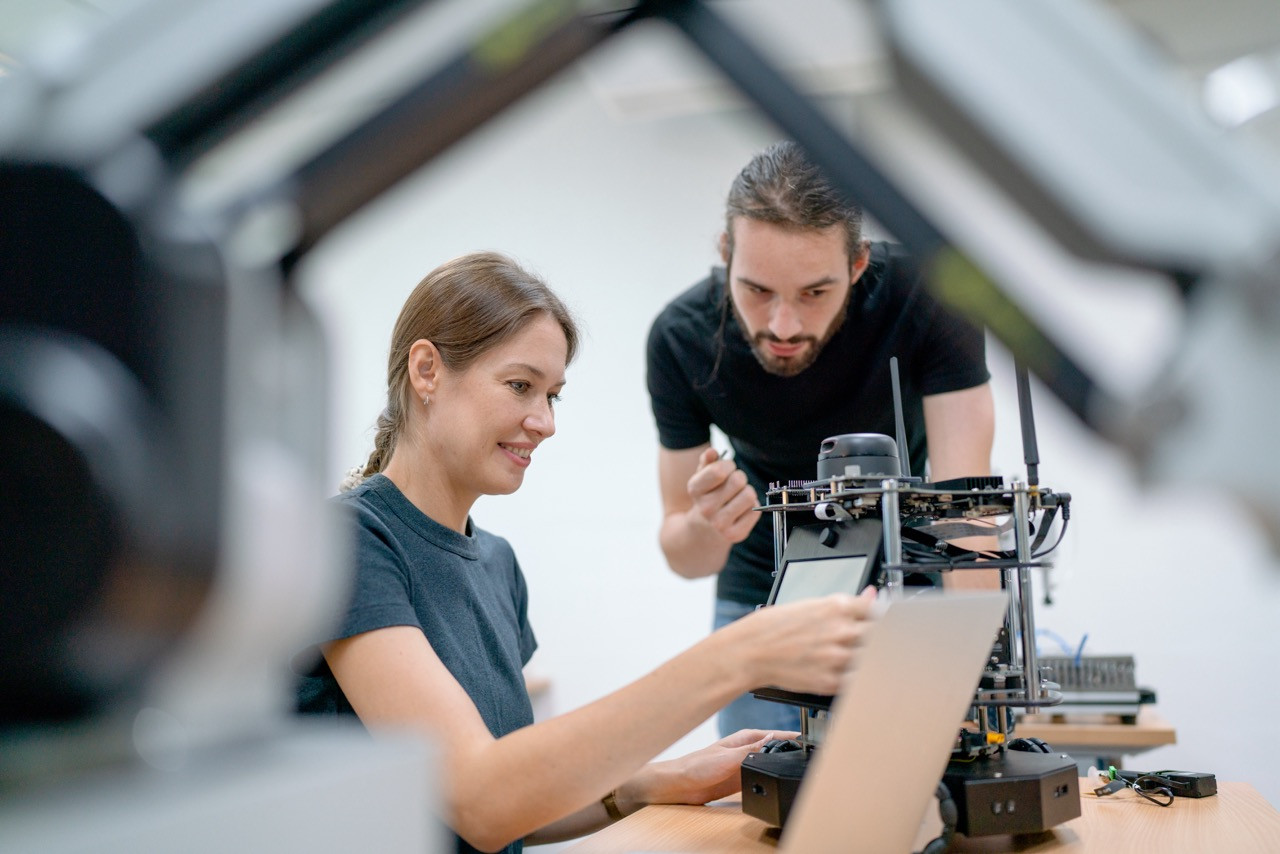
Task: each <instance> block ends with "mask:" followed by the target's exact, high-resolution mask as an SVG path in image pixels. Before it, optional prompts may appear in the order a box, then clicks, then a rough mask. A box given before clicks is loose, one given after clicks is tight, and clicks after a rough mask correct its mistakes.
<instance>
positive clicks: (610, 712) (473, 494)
mask: <svg viewBox="0 0 1280 854" xmlns="http://www.w3.org/2000/svg"><path fill="white" fill-rule="evenodd" d="M577 344H578V333H577V329H576V327H575V326H574V322H573V320H572V318H571V317H570V315H569V313H568V311H567V310H566V309H565V307H564V305H563V304H562V303H561V302H560V300H559V299H558V298H557V297H556V296H555V295H554V294H553V293H551V291H550V290H549V289H548V288H547V287H546V285H545V284H544V283H542V282H541V281H540V280H538V279H537V278H536V277H534V276H532V275H530V274H529V273H527V272H525V271H524V270H522V269H520V268H519V267H518V266H517V265H515V264H514V263H513V262H512V261H510V260H509V259H507V258H505V257H503V256H501V255H496V254H492V253H479V254H474V255H468V256H464V257H461V258H457V259H455V260H453V261H450V262H448V263H446V264H444V265H442V266H441V267H439V268H437V269H436V270H435V271H433V272H432V273H430V274H429V275H428V276H427V277H426V278H425V279H424V280H423V281H422V282H421V283H420V284H419V285H418V286H417V288H416V289H415V290H414V291H413V293H412V294H411V295H410V296H409V299H408V301H407V302H406V303H405V306H404V308H403V309H402V311H401V313H400V317H399V319H398V320H397V322H396V327H395V331H394V334H393V339H392V344H391V354H390V358H389V360H388V370H387V410H386V412H384V413H383V415H382V417H381V418H380V419H379V427H378V435H377V439H376V440H375V449H374V452H373V454H372V456H371V457H370V459H369V462H368V464H367V465H366V466H365V468H364V471H363V475H364V478H365V479H364V480H363V482H361V483H360V484H359V485H358V486H355V487H354V488H353V489H351V490H350V491H348V492H346V493H344V495H343V496H341V497H340V498H339V499H338V500H339V501H341V502H342V503H343V504H345V505H346V506H347V507H348V508H350V510H351V512H352V513H353V515H354V517H355V520H356V540H357V543H356V565H357V571H356V575H357V581H356V592H355V595H354V598H353V600H352V602H351V604H350V607H349V609H348V613H347V616H346V619H345V621H344V623H343V625H342V627H341V628H340V630H339V631H337V632H336V633H335V634H334V635H333V639H332V640H330V641H329V642H328V643H326V644H324V645H323V647H322V649H323V652H324V660H323V662H321V664H320V666H319V667H318V668H317V670H316V671H315V672H314V673H313V675H312V676H311V677H310V678H308V679H306V680H304V684H303V686H302V689H301V693H300V706H301V707H302V709H303V710H304V711H310V712H328V713H352V712H354V713H355V714H357V715H358V716H359V717H360V719H361V721H363V722H364V723H365V725H366V726H371V727H372V726H378V725H383V724H397V725H409V726H412V727H416V728H418V729H420V730H422V731H424V732H426V733H427V734H428V735H429V736H430V737H431V738H432V739H433V740H434V741H435V743H436V744H438V745H439V746H440V748H441V750H442V757H441V759H442V762H443V770H442V772H441V777H442V779H443V781H444V795H445V816H446V819H447V821H448V823H449V824H450V826H451V827H452V828H453V830H454V831H455V832H456V833H457V834H458V836H459V837H460V838H459V840H458V846H459V850H463V851H471V850H475V849H480V850H487V851H492V850H500V849H503V846H506V849H505V850H510V851H519V850H520V848H521V846H522V841H525V840H527V841H530V842H549V841H553V840H558V839H564V838H569V837H572V836H576V835H580V834H582V833H586V832H589V831H591V830H594V829H596V828H597V827H599V826H601V825H603V824H605V823H607V822H608V821H609V819H610V818H611V817H613V818H616V817H617V816H618V815H619V814H626V813H629V812H631V811H634V810H636V809H639V808H640V807H641V806H643V805H645V804H647V803H695V804H696V803H705V802H707V801H709V800H714V799H716V798H720V797H724V796H725V795H727V794H731V793H732V792H734V791H736V790H737V788H738V780H739V765H740V764H741V762H742V759H743V758H744V757H745V755H746V754H747V753H748V752H749V751H751V750H754V749H759V747H760V746H761V743H762V742H763V741H764V739H765V738H767V737H768V736H769V734H768V733H763V732H758V731H744V732H741V733H737V734H735V735H732V736H729V737H728V738H725V739H723V740H721V741H720V742H717V743H716V744H714V745H712V746H710V747H708V748H705V749H704V750H701V751H697V752H695V753H692V754H689V755H688V756H685V757H683V758H681V759H677V760H672V761H669V762H661V763H650V764H647V765H646V764H645V763H646V762H648V760H650V759H651V758H652V757H653V756H655V755H656V754H657V753H659V752H660V751H661V750H663V749H664V748H666V747H667V746H669V745H670V744H672V743H673V742H675V741H676V740H677V739H678V738H680V737H681V736H682V735H684V734H685V733H687V732H688V731H689V730H691V729H692V728H693V727H695V726H696V725H698V724H699V723H700V722H702V721H704V720H706V719H707V718H708V717H709V716H710V715H712V714H713V713H714V712H715V711H716V710H717V709H719V708H720V707H721V706H723V705H724V704H725V703H727V702H729V701H730V700H731V699H733V697H735V696H737V695H738V694H740V693H742V692H743V691H744V690H747V689H750V688H753V687H756V686H759V685H765V684H771V685H779V686H782V687H785V688H789V689H791V690H795V691H809V692H815V693H832V692H834V691H835V690H836V687H837V685H838V683H839V679H840V677H841V675H842V673H843V672H844V671H845V670H846V669H847V667H848V665H849V662H850V659H851V655H852V650H853V647H854V645H855V644H856V642H857V640H858V637H859V633H860V631H861V627H860V625H859V621H860V620H861V619H863V618H865V616H866V614H867V612H868V610H869V607H870V600H869V599H867V598H863V597H860V598H857V599H855V598H854V597H851V596H833V597H828V598H826V599H821V600H812V601H810V602H804V603H798V604H796V605H789V606H782V607H776V608H769V609H764V610H762V611H760V612H758V613H757V614H753V615H751V616H749V617H748V618H746V619H743V620H740V621H738V622H736V623H734V624H733V625H731V626H728V627H726V628H725V629H723V630H721V631H720V632H716V633H715V634H713V635H711V636H710V637H708V638H706V639H705V640H703V641H702V642H701V643H699V644H697V645H696V646H694V647H692V648H691V649H689V650H688V651H686V652H684V653H682V654H681V655H679V656H677V657H676V658H674V659H672V660H671V661H669V662H667V663H666V664H663V665H662V666H661V667H659V668H658V669H657V670H655V671H653V672H652V673H650V674H649V675H647V676H645V677H643V678H641V679H639V680H638V681H636V682H634V683H632V684H630V685H628V686H626V687H624V688H622V689H620V690H618V691H616V692H614V693H613V694H610V695H609V696H607V697H604V698H603V699H601V700H599V701H597V702H595V703H592V704H590V705H588V706H586V707H584V708H581V709H578V710H576V711H573V712H570V713H568V714H565V715H561V716H559V717H556V718H554V719H552V720H548V721H545V722H542V723H539V724H536V725H534V724H533V714H532V710H531V708H530V704H529V698H528V695H527V693H526V692H525V688H524V681H523V676H522V671H521V668H522V667H523V665H524V664H525V663H526V662H527V661H528V660H529V657H530V656H531V655H532V654H533V651H534V648H535V641H534V637H533V631H532V629H531V628H530V626H529V624H528V620H527V618H526V593H525V585H524V578H523V576H522V575H521V573H520V568H519V565H518V564H517V562H516V559H515V556H514V554H513V553H512V551H511V547H510V546H509V545H508V544H507V542H506V541H505V540H502V539H501V538H499V537H496V536H494V535H492V534H489V533H487V532H485V531H483V530H480V529H477V528H475V527H474V526H473V525H471V523H470V520H469V518H468V513H469V512H470V510H471V507H472V505H473V504H474V503H475V501H476V499H477V498H479V497H480V496H481V495H495V494H507V493H511V492H514V491H515V490H516V489H518V488H519V487H520V484H521V481H522V480H523V478H524V472H525V470H526V469H527V468H528V467H529V466H530V465H531V464H532V459H533V454H534V451H535V450H536V449H537V447H538V445H539V444H540V443H541V442H543V441H544V440H546V439H549V438H550V437H551V436H552V435H553V434H554V433H555V415H554V403H555V401H556V399H557V395H558V394H559V392H560V390H561V388H562V387H563V386H564V383H565V368H566V367H567V366H568V364H569V362H570V361H571V360H572V359H573V357H574V354H575V351H576V349H577ZM605 793H608V794H605ZM602 795H603V796H604V797H603V798H602Z"/></svg>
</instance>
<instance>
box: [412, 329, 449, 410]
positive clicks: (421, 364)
mask: <svg viewBox="0 0 1280 854" xmlns="http://www.w3.org/2000/svg"><path fill="white" fill-rule="evenodd" d="M440 370H441V364H440V351H439V350H437V349H436V345H434V344H432V343H431V342H430V341H428V340H427V339H425V338H419V339H418V340H417V341H414V342H413V344H412V345H410V347H409V384H410V385H411V386H413V392H414V395H415V396H416V397H417V398H418V399H419V400H422V401H424V402H425V401H427V400H430V399H431V395H432V393H433V392H435V390H436V386H437V385H438V384H439V382H440Z"/></svg>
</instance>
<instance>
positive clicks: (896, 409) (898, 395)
mask: <svg viewBox="0 0 1280 854" xmlns="http://www.w3.org/2000/svg"><path fill="white" fill-rule="evenodd" d="M889 376H890V377H891V378H892V379H893V426H894V429H895V430H896V431H897V439H898V464H899V465H900V466H901V468H902V476H903V477H911V449H910V448H908V447H907V428H906V425H905V424H903V422H902V385H901V384H900V383H899V382H898V357H897V356H890V357H889ZM1018 400H1019V401H1021V400H1022V387H1021V386H1019V387H1018ZM1029 406H1030V404H1029V403H1028V407H1029ZM1022 432H1023V436H1024V437H1025V436H1026V428H1025V426H1024V427H1023V431H1022ZM1031 441H1032V442H1034V441H1035V438H1034V437H1032V439H1031Z"/></svg>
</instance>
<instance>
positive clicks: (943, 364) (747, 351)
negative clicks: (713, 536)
mask: <svg viewBox="0 0 1280 854" xmlns="http://www.w3.org/2000/svg"><path fill="white" fill-rule="evenodd" d="M891 356H897V357H898V371H899V375H900V379H901V383H902V397H903V419H904V422H905V427H906V433H907V444H908V446H909V447H910V452H911V471H912V474H915V475H922V474H923V473H924V463H925V459H926V456H927V448H926V446H925V429H924V410H923V404H922V398H923V397H925V396H927V395H932V394H940V393H943V392H948V391H959V390H961V389H966V388H972V387H973V386H977V385H981V384H982V383H984V382H986V381H987V380H988V379H989V378H990V374H988V372H987V367H986V353H985V345H984V341H983V335H982V332H981V330H979V329H976V328H974V327H973V326H971V325H969V324H968V323H966V322H964V321H962V320H959V319H957V318H956V317H954V316H953V315H952V314H950V313H949V312H947V311H945V310H944V309H943V308H942V307H941V306H939V305H938V303H936V302H935V301H934V300H933V299H932V298H931V297H930V296H929V295H928V294H927V293H926V291H925V287H924V283H923V282H922V281H921V279H920V276H919V273H918V271H917V270H916V269H915V267H914V266H913V265H912V264H911V263H910V261H909V259H908V258H907V256H906V255H905V253H904V252H903V251H902V249H901V247H898V246H896V245H892V244H888V243H873V244H872V245H871V260H870V263H869V264H868V266H867V269H866V271H865V272H864V273H863V275H862V277H861V278H860V279H859V280H858V282H857V283H856V284H855V285H854V287H853V292H852V294H851V295H850V298H849V309H848V315H847V316H846V318H845V321H844V323H843V324H842V325H841V326H840V328H839V329H838V330H837V331H836V333H835V335H833V336H832V338H831V340H830V341H829V342H827V345H826V347H825V348H824V349H823V351H822V353H821V354H820V355H819V356H818V359H817V361H815V362H814V364H812V365H810V366H809V367H808V368H807V369H806V370H804V371H803V372H801V373H800V374H798V375H796V376H794V377H780V376H776V375H774V374H771V373H769V372H767V371H765V369H764V368H763V367H761V365H760V363H759V362H758V361H757V360H756V357H755V355H754V354H753V353H752V350H751V345H750V343H749V342H748V341H747V339H746V336H745V335H744V334H743V332H742V329H741V327H740V326H739V325H738V323H737V320H736V318H735V317H734V314H733V311H732V310H731V309H730V307H729V305H728V301H727V295H726V291H725V271H724V270H723V268H716V269H715V270H713V271H712V274H711V275H710V276H709V277H708V278H706V279H703V280H702V281H701V282H699V283H698V284H696V285H694V286H693V287H692V288H690V289H689V290H687V291H685V292H684V293H683V294H681V295H680V296H679V297H677V298H676V299H675V300H673V301H672V302H671V303H670V304H668V305H667V307H666V308H665V309H663V311H662V313H661V314H659V315H658V317H657V319H656V320H655V321H654V323H653V326H652V328H651V329H650V331H649V343H648V385H649V396H650V400H651V403H652V406H653V414H654V418H655V419H656V420H657V425H658V439H659V441H660V442H661V443H662V446H663V447H664V448H669V449H671V450H683V449H686V448H694V447H697V446H698V445H702V444H705V443H706V442H708V441H709V440H710V438H711V433H710V427H711V425H712V424H714V425H716V426H717V427H718V428H719V429H720V430H721V431H723V432H724V434H725V435H726V436H728V438H729V441H730V443H731V444H732V445H733V450H734V457H735V460H736V463H737V465H738V468H740V469H742V471H743V472H744V473H746V475H747V478H748V480H749V481H750V483H751V486H752V487H753V488H754V489H755V490H756V494H757V496H758V497H759V498H760V501H761V502H763V501H764V500H765V493H766V492H767V491H768V487H769V484H770V483H771V482H778V481H787V480H813V479H814V478H815V477H816V476H817V459H818V448H819V445H820V444H821V443H822V440H823V439H825V438H827V437H828V436H835V435H838V434H841V433H883V434H885V435H888V436H893V435H894V434H895V432H896V431H895V428H894V416H893V391H892V380H891V379H890V373H889V358H890V357H891ZM760 516H761V518H760V519H759V520H758V522H757V524H756V526H755V528H754V529H753V530H752V532H751V534H750V536H749V537H748V538H747V539H746V540H744V541H743V542H741V543H738V544H737V545H735V546H734V547H733V549H732V550H731V551H730V553H729V559H728V561H727V562H726V564H725V567H724V569H723V571H722V572H721V573H720V576H719V579H718V581H717V584H716V592H717V595H718V596H719V597H720V598H722V599H729V600H732V601H736V602H745V603H748V604H753V605H754V604H759V603H761V602H764V601H765V599H766V598H767V597H768V594H769V588H770V586H771V583H772V578H771V573H772V571H773V526H772V519H771V518H769V517H770V514H767V513H761V514H760Z"/></svg>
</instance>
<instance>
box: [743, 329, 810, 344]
mask: <svg viewBox="0 0 1280 854" xmlns="http://www.w3.org/2000/svg"><path fill="white" fill-rule="evenodd" d="M756 341H757V342H760V343H763V342H765V341H772V342H773V343H774V344H787V345H790V344H803V343H804V342H806V341H807V342H809V343H811V344H817V343H818V337H817V336H816V335H797V336H795V337H794V338H787V339H785V340H784V339H782V338H779V337H778V336H777V335H774V334H773V333H772V332H768V331H765V332H757V333H756Z"/></svg>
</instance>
